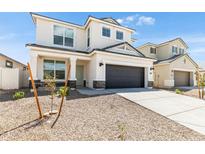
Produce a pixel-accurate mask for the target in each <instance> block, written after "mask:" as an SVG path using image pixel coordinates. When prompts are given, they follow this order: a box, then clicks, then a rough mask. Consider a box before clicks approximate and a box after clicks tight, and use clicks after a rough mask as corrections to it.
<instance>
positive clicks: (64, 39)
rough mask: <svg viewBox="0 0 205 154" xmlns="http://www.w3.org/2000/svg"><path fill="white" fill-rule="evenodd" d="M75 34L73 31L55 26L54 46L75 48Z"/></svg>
mask: <svg viewBox="0 0 205 154" xmlns="http://www.w3.org/2000/svg"><path fill="white" fill-rule="evenodd" d="M73 42H74V32H73V30H72V29H68V28H64V27H60V26H56V25H55V26H54V44H56V45H62V46H67V47H73V44H74V43H73Z"/></svg>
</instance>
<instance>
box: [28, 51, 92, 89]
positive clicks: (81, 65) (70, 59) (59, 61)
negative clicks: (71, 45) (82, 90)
mask: <svg viewBox="0 0 205 154" xmlns="http://www.w3.org/2000/svg"><path fill="white" fill-rule="evenodd" d="M89 60H90V58H88V57H81V56H79V57H77V56H67V55H66V56H61V55H57V56H53V55H48V54H43V53H42V54H35V55H33V56H32V59H31V60H30V65H31V69H32V73H33V77H34V80H35V84H36V86H37V87H39V86H44V82H45V79H46V77H47V76H49V77H53V78H54V79H55V80H56V85H57V86H63V85H64V83H65V79H66V75H67V71H68V66H69V65H70V76H69V80H68V86H69V87H70V88H72V89H75V88H76V87H86V79H87V78H88V76H87V73H86V72H87V65H88V63H89Z"/></svg>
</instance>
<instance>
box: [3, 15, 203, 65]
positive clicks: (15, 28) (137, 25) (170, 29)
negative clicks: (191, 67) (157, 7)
mask: <svg viewBox="0 0 205 154" xmlns="http://www.w3.org/2000/svg"><path fill="white" fill-rule="evenodd" d="M39 14H42V15H46V16H49V17H53V18H57V19H61V20H65V21H69V22H73V23H76V24H84V22H85V20H86V19H87V17H88V15H92V16H95V17H98V18H100V17H113V18H115V19H118V21H119V22H121V24H122V25H124V26H128V27H130V28H134V29H135V30H136V33H135V34H134V36H133V37H134V38H137V39H138V41H137V42H135V43H134V46H139V45H141V44H143V43H146V42H152V43H160V42H164V41H167V40H169V39H173V38H176V37H181V38H182V39H184V41H185V42H186V43H187V44H188V46H189V53H190V55H191V57H193V59H194V60H195V61H196V62H198V63H199V64H201V65H203V67H205V28H204V27H205V21H204V19H205V13H146V12H139V13H134V12H129V13H125V12H119V13H113V12H106V13H104V12H103V13H87V12H85V13H39ZM34 42H35V26H34V24H33V22H32V19H31V16H30V14H29V13H0V52H1V53H3V54H6V55H8V56H10V57H12V58H14V59H16V60H19V61H21V62H23V63H26V62H28V60H29V56H28V49H26V48H25V44H26V43H34Z"/></svg>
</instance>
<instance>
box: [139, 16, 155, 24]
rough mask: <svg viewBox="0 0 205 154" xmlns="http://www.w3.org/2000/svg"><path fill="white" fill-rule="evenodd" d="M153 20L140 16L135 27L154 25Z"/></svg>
mask: <svg viewBox="0 0 205 154" xmlns="http://www.w3.org/2000/svg"><path fill="white" fill-rule="evenodd" d="M154 24H155V19H154V18H152V17H146V16H140V17H139V18H138V21H137V23H136V25H154Z"/></svg>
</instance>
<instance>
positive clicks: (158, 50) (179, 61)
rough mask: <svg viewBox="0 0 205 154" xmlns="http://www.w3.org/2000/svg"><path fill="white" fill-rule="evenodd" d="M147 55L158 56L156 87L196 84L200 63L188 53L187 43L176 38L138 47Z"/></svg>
mask: <svg viewBox="0 0 205 154" xmlns="http://www.w3.org/2000/svg"><path fill="white" fill-rule="evenodd" d="M137 49H138V50H139V51H140V52H142V53H143V54H144V55H145V56H147V57H151V58H156V59H157V61H156V62H155V63H154V67H153V72H152V73H153V76H152V78H151V79H152V81H154V86H155V87H160V88H172V87H181V86H195V85H196V84H197V83H196V77H195V72H196V70H197V69H198V65H197V63H196V62H194V60H193V59H192V58H191V57H190V56H189V55H188V53H187V50H188V46H187V44H186V43H185V42H184V41H183V40H182V39H181V38H176V39H173V40H170V41H166V42H164V43H160V44H153V43H146V44H144V45H142V46H140V47H138V48H137Z"/></svg>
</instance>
